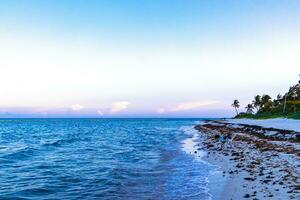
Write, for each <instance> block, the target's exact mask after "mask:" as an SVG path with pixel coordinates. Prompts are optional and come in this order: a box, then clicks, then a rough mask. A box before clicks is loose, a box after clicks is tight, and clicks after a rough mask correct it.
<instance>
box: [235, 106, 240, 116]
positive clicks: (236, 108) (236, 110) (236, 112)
mask: <svg viewBox="0 0 300 200" xmlns="http://www.w3.org/2000/svg"><path fill="white" fill-rule="evenodd" d="M234 108H235V112H236V115H238V114H239V113H238V110H237V108H236V107H234Z"/></svg>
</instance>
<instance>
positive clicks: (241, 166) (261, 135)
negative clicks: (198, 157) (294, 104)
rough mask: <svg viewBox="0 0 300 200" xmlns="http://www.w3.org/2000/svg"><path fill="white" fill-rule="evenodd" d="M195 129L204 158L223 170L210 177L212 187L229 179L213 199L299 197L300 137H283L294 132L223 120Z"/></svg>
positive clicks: (204, 124)
mask: <svg viewBox="0 0 300 200" xmlns="http://www.w3.org/2000/svg"><path fill="white" fill-rule="evenodd" d="M195 129H197V130H198V131H199V136H200V140H199V144H198V146H199V148H198V149H199V150H206V151H208V154H207V156H206V157H204V158H203V159H204V160H206V161H208V162H209V163H211V164H214V165H217V166H220V170H221V171H222V175H220V174H218V175H215V176H212V177H211V187H210V188H214V184H218V179H220V178H221V177H223V178H224V179H225V180H226V182H225V185H224V187H223V191H221V193H220V194H216V196H214V197H213V199H222V200H226V199H228V200H229V199H233V200H238V199H248V198H249V199H266V198H269V199H297V198H300V167H299V166H300V143H299V139H300V138H296V139H295V138H292V137H285V138H284V137H283V136H287V135H288V134H289V133H290V134H295V132H293V131H288V130H276V129H274V130H268V128H262V127H258V126H251V125H249V126H243V125H237V124H230V123H228V122H226V121H221V120H220V121H218V120H217V121H206V122H204V123H201V124H200V125H197V126H195ZM276 131H277V132H276ZM271 133H272V135H270V134H271ZM297 134H300V133H297ZM220 176H221V177H220Z"/></svg>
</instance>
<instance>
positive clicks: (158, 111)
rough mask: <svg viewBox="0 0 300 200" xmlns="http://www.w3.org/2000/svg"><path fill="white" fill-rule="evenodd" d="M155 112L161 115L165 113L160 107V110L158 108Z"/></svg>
mask: <svg viewBox="0 0 300 200" xmlns="http://www.w3.org/2000/svg"><path fill="white" fill-rule="evenodd" d="M156 112H157V113H160V114H162V113H165V112H166V109H165V108H162V107H160V108H158V109H157V110H156Z"/></svg>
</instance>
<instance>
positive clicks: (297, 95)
mask: <svg viewBox="0 0 300 200" xmlns="http://www.w3.org/2000/svg"><path fill="white" fill-rule="evenodd" d="M232 107H233V108H234V109H235V111H236V117H235V118H244V117H248V118H251V117H253V118H255V117H257V118H259V117H268V116H270V117H277V116H288V115H291V114H292V115H295V114H299V116H300V80H299V82H298V83H297V84H296V85H293V86H291V87H290V88H289V90H288V92H286V93H285V94H284V95H281V94H278V95H277V97H276V98H274V99H273V98H272V97H271V96H270V95H268V94H263V95H256V96H254V99H253V100H252V102H250V103H249V104H247V105H246V107H245V110H246V111H245V112H241V113H239V112H238V109H239V108H240V102H239V100H238V99H235V100H233V103H232Z"/></svg>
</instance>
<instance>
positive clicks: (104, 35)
mask: <svg viewBox="0 0 300 200" xmlns="http://www.w3.org/2000/svg"><path fill="white" fill-rule="evenodd" d="M299 19H300V1H298V0H265V1H261V0H243V1H240V0H215V1H204V0H203V1H201V0H72V1H71V0H43V1H40V0H26V1H25V0H9V1H8V0H0V117H4V118H7V117H197V118H198V117H199V118H200V117H230V116H233V115H234V114H235V111H234V109H233V108H232V107H231V106H230V105H231V103H232V100H233V99H235V98H237V99H239V100H240V102H241V108H240V111H243V110H244V107H245V106H246V104H247V103H249V102H250V101H251V100H252V99H253V96H254V95H256V94H264V93H267V94H270V95H271V96H273V97H275V96H276V95H277V94H278V93H281V94H282V93H284V92H285V91H287V90H288V88H289V86H291V85H293V84H295V83H297V81H298V80H299V76H298V75H299V74H300V56H299V52H300V20H299Z"/></svg>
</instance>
